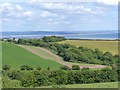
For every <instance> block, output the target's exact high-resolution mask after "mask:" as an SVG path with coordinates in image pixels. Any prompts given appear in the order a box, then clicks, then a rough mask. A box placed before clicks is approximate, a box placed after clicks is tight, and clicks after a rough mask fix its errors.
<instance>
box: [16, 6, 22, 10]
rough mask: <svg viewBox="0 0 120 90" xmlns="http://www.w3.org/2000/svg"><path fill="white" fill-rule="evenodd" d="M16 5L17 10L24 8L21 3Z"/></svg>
mask: <svg viewBox="0 0 120 90" xmlns="http://www.w3.org/2000/svg"><path fill="white" fill-rule="evenodd" d="M15 7H16V10H18V11H19V10H23V8H22V7H21V6H20V5H16V6H15Z"/></svg>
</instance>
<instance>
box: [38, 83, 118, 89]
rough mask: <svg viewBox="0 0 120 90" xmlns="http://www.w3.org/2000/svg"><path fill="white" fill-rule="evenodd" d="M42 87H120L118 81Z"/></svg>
mask: <svg viewBox="0 0 120 90" xmlns="http://www.w3.org/2000/svg"><path fill="white" fill-rule="evenodd" d="M40 88H118V82H107V83H91V84H71V85H53V86H42V87H40Z"/></svg>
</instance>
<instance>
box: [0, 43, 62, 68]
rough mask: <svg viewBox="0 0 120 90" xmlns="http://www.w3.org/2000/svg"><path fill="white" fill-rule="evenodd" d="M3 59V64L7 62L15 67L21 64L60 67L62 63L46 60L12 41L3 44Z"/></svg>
mask: <svg viewBox="0 0 120 90" xmlns="http://www.w3.org/2000/svg"><path fill="white" fill-rule="evenodd" d="M2 46H3V48H2V60H3V65H5V64H7V65H10V66H11V67H13V68H18V67H20V66H21V65H30V66H32V67H37V66H40V67H41V68H44V69H46V68H48V66H50V67H51V69H59V68H60V67H61V66H62V65H61V64H58V63H57V62H55V61H52V60H46V59H44V58H41V57H39V56H37V55H34V54H32V53H31V52H29V51H27V50H25V49H23V48H21V47H19V46H17V45H15V44H10V43H3V44H2Z"/></svg>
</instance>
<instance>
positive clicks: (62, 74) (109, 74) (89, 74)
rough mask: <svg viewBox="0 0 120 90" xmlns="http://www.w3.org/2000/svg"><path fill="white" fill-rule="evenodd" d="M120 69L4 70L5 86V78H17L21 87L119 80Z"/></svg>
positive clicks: (4, 83) (4, 82)
mask: <svg viewBox="0 0 120 90" xmlns="http://www.w3.org/2000/svg"><path fill="white" fill-rule="evenodd" d="M22 67H23V66H22ZM118 74H120V69H119V68H118V67H116V66H113V67H112V69H110V68H104V69H99V70H89V69H86V68H84V69H80V70H77V71H73V70H43V69H37V70H22V69H21V70H12V69H9V70H8V69H7V70H3V87H4V86H6V84H7V82H6V79H5V78H9V79H10V80H13V81H14V80H17V81H19V82H20V83H19V84H20V86H21V87H40V86H48V85H67V84H83V83H85V84H88V83H102V82H116V81H118V79H119V80H120V78H119V75H118Z"/></svg>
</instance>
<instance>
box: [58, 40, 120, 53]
mask: <svg viewBox="0 0 120 90" xmlns="http://www.w3.org/2000/svg"><path fill="white" fill-rule="evenodd" d="M59 43H67V44H71V45H74V46H77V47H79V46H82V47H87V48H91V49H96V48H98V49H99V50H101V51H103V52H107V51H109V52H111V53H112V54H118V41H95V40H94V41H92V40H66V41H61V42H59Z"/></svg>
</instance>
